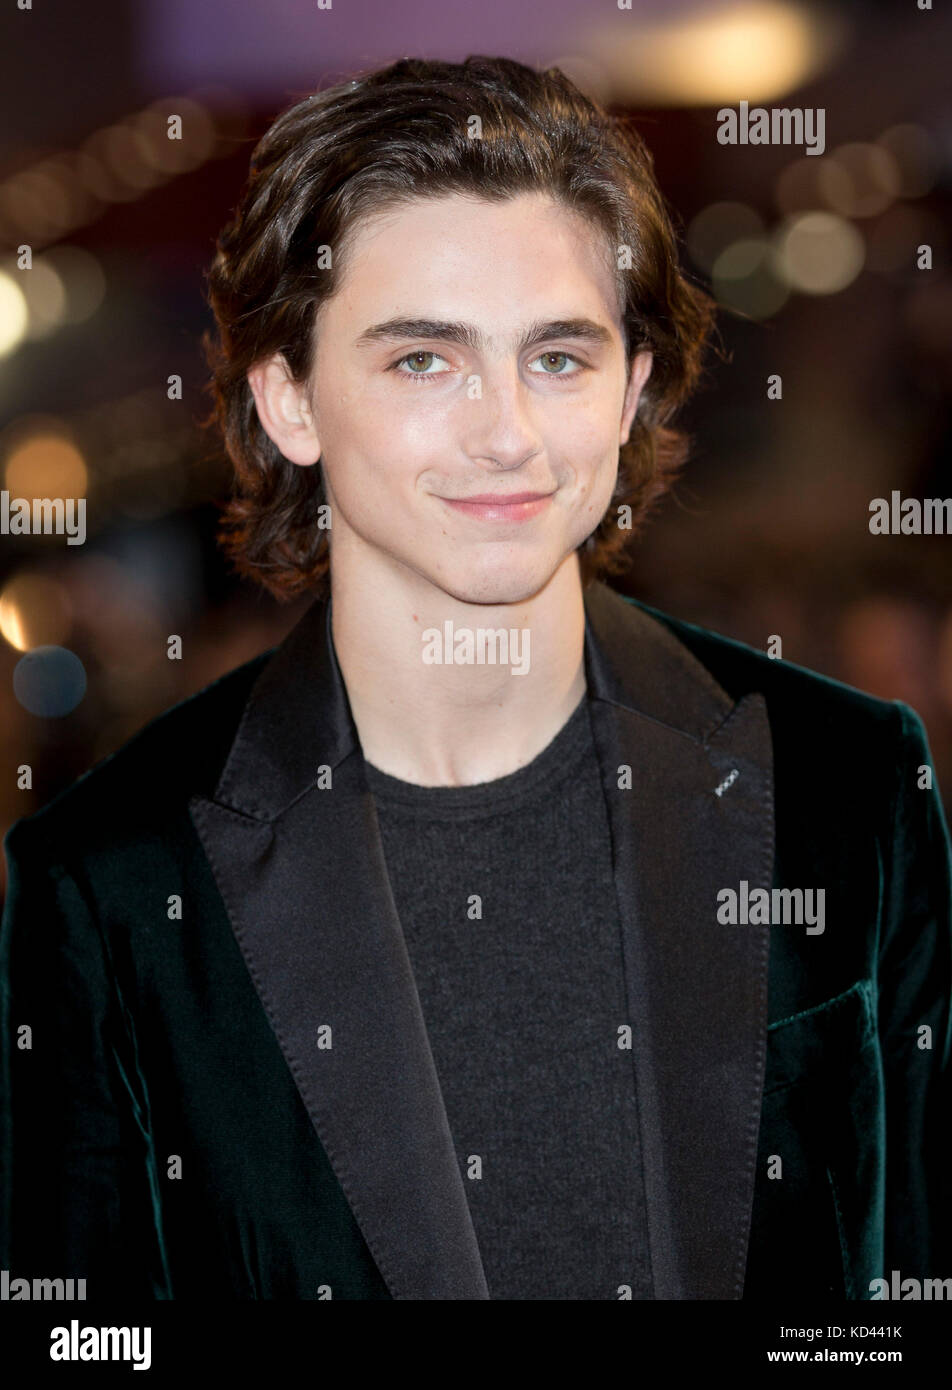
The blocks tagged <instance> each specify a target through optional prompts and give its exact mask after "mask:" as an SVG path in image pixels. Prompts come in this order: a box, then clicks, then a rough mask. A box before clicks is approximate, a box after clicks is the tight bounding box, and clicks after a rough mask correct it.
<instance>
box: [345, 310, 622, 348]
mask: <svg viewBox="0 0 952 1390" xmlns="http://www.w3.org/2000/svg"><path fill="white" fill-rule="evenodd" d="M407 338H430V339H438V340H439V341H441V342H446V343H459V344H461V346H463V347H468V348H471V349H472V350H473V351H474V352H482V351H483V350H484V348H485V346H486V338H485V336H484V334H483V333H482V332H480V330H479V329H478V328H476V327H475V326H474V325H473V324H471V323H459V322H449V321H447V320H444V319H406V318H395V319H387V321H386V322H385V323H375V324H374V325H373V326H372V327H371V328H366V329H365V330H364V331H363V333H361V334H360V336H359V337H358V338H355V339H354V345H355V347H370V346H371V345H372V344H374V343H390V342H403V341H404V340H405V339H407ZM551 338H574V339H576V340H577V341H582V342H588V343H591V344H592V345H593V346H599V347H604V346H606V345H607V344H610V343H611V342H612V335H611V333H610V332H609V331H608V329H607V328H606V327H605V326H604V324H601V323H596V322H595V320H594V319H586V318H580V319H549V320H547V321H544V320H542V319H537V320H536V321H535V322H534V323H531V324H530V325H529V326H528V328H527V329H526V330H525V332H524V333H523V335H522V338H521V339H520V340H518V341H517V344H516V346H517V347H518V350H519V351H520V352H521V351H522V350H523V349H525V348H527V347H533V346H534V345H535V344H536V343H544V342H548V341H549V339H551Z"/></svg>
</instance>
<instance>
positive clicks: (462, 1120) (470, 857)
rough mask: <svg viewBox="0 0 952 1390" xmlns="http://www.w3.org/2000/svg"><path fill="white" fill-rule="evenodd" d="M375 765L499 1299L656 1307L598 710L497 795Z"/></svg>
mask: <svg viewBox="0 0 952 1390" xmlns="http://www.w3.org/2000/svg"><path fill="white" fill-rule="evenodd" d="M364 766H365V770H366V775H367V781H368V785H369V787H370V790H371V792H372V794H373V796H374V800H375V804H376V806H377V814H378V820H379V824H380V833H381V838H382V842H383V849H384V854H385V857H386V863H387V869H388V874H389V877H390V882H391V886H392V890H393V895H394V900H395V902H396V906H397V911H398V913H399V916H400V921H401V924H402V927H403V932H404V936H405V938H406V943H407V949H408V952H409V955H410V960H411V963H412V966H413V971H414V974H415V977H416V982H417V989H418V992H419V996H420V1004H421V1008H422V1011H423V1017H424V1019H425V1022H426V1026H427V1031H428V1034H429V1038H430V1046H431V1048H432V1051H433V1056H434V1060H435V1063H436V1069H437V1074H438V1076H439V1079H440V1084H441V1087H442V1091H443V1098H444V1101H445V1104H446V1110H447V1115H448V1118H449V1124H450V1129H451V1131H452V1134H453V1139H454V1143H455V1147H456V1153H457V1158H458V1160H459V1164H460V1170H461V1173H462V1176H463V1185H464V1188H465V1190H466V1194H467V1198H468V1201H469V1206H470V1211H471V1213H472V1219H473V1225H474V1228H475V1231H476V1237H477V1240H478V1242H479V1247H480V1251H481V1253H482V1258H483V1266H484V1269H485V1272H486V1278H487V1282H488V1284H489V1293H490V1297H491V1298H494V1299H606V1298H607V1299H618V1298H620V1297H623V1296H625V1295H624V1293H621V1292H619V1290H620V1289H623V1288H624V1286H628V1287H630V1288H631V1290H632V1295H631V1296H632V1297H634V1298H644V1297H649V1296H650V1295H649V1293H648V1292H647V1289H648V1274H647V1251H646V1240H647V1237H646V1231H645V1221H644V1195H643V1180H642V1171H641V1157H640V1142H639V1133H638V1118H637V1102H636V1093H635V1080H634V1069H633V1062H632V1053H631V1051H630V1050H628V1049H627V1048H624V1047H620V1046H619V1036H620V1035H619V1030H620V1029H621V1028H623V1027H624V1026H625V1025H627V1024H629V1023H630V1021H631V1020H630V1018H629V1010H628V1005H627V999H626V990H625V979H624V970H623V957H622V938H621V931H620V925H619V918H618V909H617V903H616V899H615V889H614V881H613V877H612V856H611V836H610V829H609V823H608V816H607V810H606V807H605V802H604V794H603V790H602V786H601V781H600V776H599V769H598V762H597V756H596V751H595V746H594V742H593V739H592V732H591V724H590V721H589V714H588V700H587V697H585V696H583V698H582V700H581V702H580V703H579V705H578V707H577V708H576V710H575V712H574V714H573V715H572V716H571V717H570V719H569V720H568V722H567V723H566V724H565V725H564V726H563V728H562V729H561V730H560V732H559V733H558V734H557V735H556V737H555V738H554V739H553V740H552V742H551V743H550V744H549V745H548V746H547V747H546V748H544V749H543V750H542V752H541V753H539V754H538V756H537V757H535V758H534V759H533V760H532V762H530V763H529V764H527V765H526V766H525V767H522V768H519V769H517V771H515V772H513V773H510V774H509V775H507V776H505V777H499V778H496V779H495V780H493V781H490V782H484V783H479V784H477V785H475V786H466V787H420V786H416V785H414V784H411V783H408V782H403V781H401V780H400V779H398V778H395V777H391V776H389V775H387V774H385V773H383V772H381V771H380V770H379V769H378V768H375V767H373V766H371V765H370V764H369V763H367V762H366V761H365V763H364Z"/></svg>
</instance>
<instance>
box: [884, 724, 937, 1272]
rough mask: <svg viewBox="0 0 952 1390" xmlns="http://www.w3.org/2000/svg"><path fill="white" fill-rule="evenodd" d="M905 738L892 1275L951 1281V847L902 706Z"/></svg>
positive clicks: (891, 1128) (890, 921)
mask: <svg viewBox="0 0 952 1390" xmlns="http://www.w3.org/2000/svg"><path fill="white" fill-rule="evenodd" d="M895 704H896V708H897V713H898V719H899V724H900V743H899V746H898V750H897V757H896V761H897V764H898V767H897V781H896V795H895V803H894V816H893V827H892V836H893V838H892V844H891V846H888V847H887V861H886V871H885V879H884V917H883V923H882V934H881V937H880V952H879V978H878V986H879V989H878V992H879V1030H880V1042H881V1048H882V1057H883V1072H884V1080H885V1090H886V1209H885V1266H886V1267H885V1270H884V1271H883V1274H884V1276H885V1277H886V1278H889V1276H890V1271H892V1270H894V1269H895V1270H898V1271H899V1272H900V1275H901V1277H902V1278H908V1277H912V1278H915V1279H919V1280H920V1281H921V1280H924V1279H946V1278H950V1277H952V1214H950V1206H952V1201H950V1198H952V1182H950V1163H949V1157H948V1151H947V1143H948V1135H949V1132H950V1128H952V1124H950V1121H952V1108H950V1102H952V1084H950V1065H949V1062H950V1047H952V854H950V845H949V832H948V827H947V824H946V818H945V815H944V812H943V808H942V801H941V799H940V796H939V789H938V785H937V783H936V778H935V772H934V770H932V772H931V782H932V785H931V787H928V786H923V785H922V783H923V782H924V781H926V780H928V778H927V777H926V776H925V775H924V773H923V771H922V770H921V769H932V768H933V765H932V757H931V754H930V750H929V744H928V739H927V736H926V731H925V728H924V726H923V724H922V720H921V719H920V718H919V716H918V715H917V714H916V712H915V711H914V710H912V709H910V708H909V706H907V705H904V704H902V703H901V702H900V701H896V702H895Z"/></svg>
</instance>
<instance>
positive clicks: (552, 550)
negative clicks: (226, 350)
mask: <svg viewBox="0 0 952 1390" xmlns="http://www.w3.org/2000/svg"><path fill="white" fill-rule="evenodd" d="M605 254H606V253H605V249H604V248H603V246H602V244H601V242H600V241H597V233H596V232H595V231H594V230H593V228H592V227H591V225H590V224H589V223H588V222H586V221H583V220H581V219H580V218H578V217H576V216H575V215H574V214H572V213H571V212H570V211H567V210H566V209H565V208H563V207H562V206H560V205H558V204H556V203H555V202H554V201H552V200H551V199H549V198H547V197H544V196H540V195H523V196H520V197H518V198H513V199H511V200H509V201H506V202H502V203H490V202H483V201H476V200H473V199H469V198H466V197H463V196H457V195H454V196H447V197H440V198H434V199H422V200H416V201H415V202H413V203H412V204H410V205H408V206H404V207H401V208H399V209H397V210H392V211H390V212H389V213H386V214H384V215H382V216H378V217H376V218H373V219H370V220H367V221H365V222H364V223H362V224H361V225H360V227H359V228H358V229H357V231H356V232H355V234H354V239H353V242H352V244H351V248H350V251H349V255H348V260H347V263H346V265H345V267H344V274H343V278H342V281H341V284H340V286H339V288H338V290H337V292H336V293H335V294H334V296H333V297H332V298H331V299H330V300H328V301H327V302H326V303H325V305H324V306H323V308H322V310H321V312H320V315H319V318H318V323H317V337H316V357H315V363H314V371H313V376H312V380H311V382H310V386H309V404H310V410H311V419H312V424H313V431H314V436H315V441H316V443H317V445H318V446H319V449H320V454H321V466H322V468H323V470H324V477H325V482H326V487H327V493H328V501H329V502H330V504H331V508H332V510H331V517H332V530H331V577H332V583H334V584H336V582H337V572H338V567H339V564H343V565H345V566H346V567H348V568H349V567H351V566H352V565H355V566H357V567H359V566H360V565H361V564H362V563H364V562H365V561H366V560H367V559H368V558H370V556H369V552H373V559H374V560H375V561H376V562H377V564H376V565H375V566H372V567H371V568H372V569H376V572H377V574H378V575H379V574H380V572H381V569H380V566H381V565H382V566H383V569H384V571H386V572H388V573H389V574H390V575H391V577H393V578H395V579H396V580H397V581H398V582H399V580H400V579H401V578H402V579H409V578H411V577H416V578H417V579H422V580H424V581H425V582H426V583H427V584H429V585H432V586H433V587H434V588H435V589H437V590H441V591H443V592H444V593H447V594H451V595H453V596H454V597H455V598H457V599H460V600H462V601H464V602H473V603H489V604H491V603H514V602H519V601H521V600H524V599H526V598H528V597H530V596H531V595H533V594H535V593H537V592H538V591H539V590H540V589H541V588H542V587H543V586H544V585H545V584H546V583H547V582H548V581H549V580H550V579H551V577H552V576H553V574H554V573H555V571H556V570H557V569H558V568H559V566H560V565H562V564H563V562H564V561H565V560H566V558H567V557H571V556H572V554H573V552H574V550H575V549H576V547H577V546H578V545H580V544H581V542H582V541H583V540H585V538H586V537H587V536H588V535H590V534H591V532H592V531H593V530H594V528H595V527H596V525H597V524H598V522H599V521H600V520H601V518H602V516H603V514H604V513H605V511H606V509H607V507H608V504H609V502H610V499H611V495H612V491H613V488H614V485H615V480H616V475H617V468H618V449H619V445H620V444H621V443H623V442H624V441H625V440H626V439H627V437H628V432H629V430H630V428H631V422H632V419H633V416H634V412H635V409H636V407H637V404H638V397H639V394H640V391H641V388H642V386H643V384H644V380H645V378H646V377H647V375H648V373H649V371H650V367H651V355H650V353H641V354H639V356H638V357H637V358H636V359H635V362H634V363H633V369H632V374H631V376H630V377H627V378H626V371H625V356H624V343H623V339H622V329H621V320H620V316H619V305H618V301H617V295H616V290H615V286H614V280H613V276H612V274H611V272H610V270H609V268H608V266H607V265H606V261H605ZM395 321H402V322H395ZM411 321H416V323H413V322H411ZM387 325H390V326H389V327H387ZM560 325H561V326H560ZM279 442H280V441H279ZM281 447H282V449H284V447H285V446H284V444H283V443H281ZM312 457H313V455H312V456H311V457H305V456H304V455H301V456H299V457H298V458H297V459H296V460H295V461H297V462H310V461H312ZM526 493H530V494H534V495H538V498H539V499H540V500H537V501H536V502H534V503H530V504H510V505H508V506H507V505H503V506H492V505H489V506H484V505H482V504H472V503H471V504H470V505H468V506H461V505H459V504H460V503H461V502H465V501H466V499H471V498H473V497H480V498H482V497H486V496H489V497H498V498H500V499H502V502H503V503H505V502H506V499H510V498H514V497H518V496H521V495H522V494H526ZM415 582H416V580H414V583H415Z"/></svg>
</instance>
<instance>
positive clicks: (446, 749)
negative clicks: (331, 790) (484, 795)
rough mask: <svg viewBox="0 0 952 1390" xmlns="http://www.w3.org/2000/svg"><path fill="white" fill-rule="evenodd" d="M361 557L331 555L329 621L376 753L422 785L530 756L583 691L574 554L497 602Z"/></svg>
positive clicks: (376, 760) (498, 773) (369, 752)
mask: <svg viewBox="0 0 952 1390" xmlns="http://www.w3.org/2000/svg"><path fill="white" fill-rule="evenodd" d="M364 560H365V563H364V564H362V565H361V566H360V569H359V571H358V572H356V573H348V574H347V575H346V576H344V575H341V574H340V573H337V574H335V573H334V568H333V560H332V567H331V592H332V596H333V602H332V605H331V626H332V632H333V637H334V649H335V653H336V656H337V661H338V665H339V666H340V670H341V674H342V676H343V679H344V684H345V686H346V688H347V695H348V699H349V701H350V708H351V713H352V714H353V717H354V723H355V725H356V728H357V734H358V737H359V738H360V743H361V747H362V749H363V753H364V757H365V758H366V759H367V761H368V762H369V763H371V764H372V765H373V766H374V767H376V768H379V769H380V770H381V771H382V772H386V773H389V774H390V775H391V776H392V777H399V778H400V779H401V780H402V781H404V782H413V783H416V784H417V785H419V786H469V785H471V784H473V783H477V782H488V781H492V780H493V779H494V778H497V777H504V776H506V775H507V774H508V773H510V772H515V771H516V770H517V769H518V768H520V767H524V766H525V765H526V763H529V762H531V761H532V759H533V758H534V757H535V756H536V754H538V753H540V752H541V751H542V749H543V748H545V747H546V745H547V744H548V743H550V742H551V741H552V739H553V738H554V737H555V735H556V734H557V733H558V732H559V730H560V729H561V728H562V726H563V725H564V724H565V722H566V721H567V719H568V718H569V716H570V715H571V714H572V712H573V710H574V709H575V708H576V706H577V705H578V702H579V700H580V699H581V698H582V696H583V694H584V693H585V657H584V647H585V608H584V604H583V600H582V586H581V578H580V574H579V567H578V559H577V557H576V555H575V554H574V552H573V553H572V554H571V555H570V556H568V557H567V558H566V560H565V561H564V562H563V564H562V565H560V567H559V569H558V570H556V572H555V574H554V575H553V576H552V578H551V579H550V580H549V581H548V583H547V584H546V585H545V586H544V587H543V588H542V589H540V590H539V591H538V592H537V593H535V594H533V595H531V596H530V597H529V598H527V599H524V600H522V601H520V602H518V603H498V604H485V603H467V602H464V601H462V600H460V599H456V598H454V597H452V596H451V595H449V594H446V593H445V592H443V591H442V590H440V589H437V588H436V587H435V586H433V585H432V584H430V583H428V582H427V581H425V580H424V579H422V578H421V577H420V576H419V575H417V574H414V573H411V572H410V571H409V570H407V571H405V572H403V573H401V574H400V576H399V577H398V578H397V579H396V580H395V577H394V574H393V573H392V572H388V573H387V574H383V573H377V572H375V565H374V564H373V563H370V564H367V563H366V556H364ZM498 629H502V630H503V631H504V633H505V638H504V639H503V638H500V637H499V636H498V635H497V632H496V630H498ZM480 630H482V633H483V637H482V639H481V638H480ZM487 638H488V640H487ZM483 642H485V645H482V643H483Z"/></svg>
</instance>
